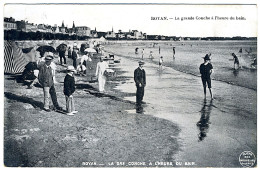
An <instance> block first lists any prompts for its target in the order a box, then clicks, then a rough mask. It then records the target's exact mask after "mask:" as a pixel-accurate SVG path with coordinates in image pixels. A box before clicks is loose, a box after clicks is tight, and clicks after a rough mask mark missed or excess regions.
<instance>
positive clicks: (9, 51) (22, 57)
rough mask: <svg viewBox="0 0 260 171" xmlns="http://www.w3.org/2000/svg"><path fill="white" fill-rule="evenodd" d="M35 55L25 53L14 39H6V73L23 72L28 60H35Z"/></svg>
mask: <svg viewBox="0 0 260 171" xmlns="http://www.w3.org/2000/svg"><path fill="white" fill-rule="evenodd" d="M34 60H35V58H33V55H29V54H24V53H23V51H22V49H21V48H19V47H18V46H17V45H16V43H15V42H13V41H4V73H5V74H18V73H22V72H23V70H24V67H25V66H26V65H27V64H28V62H31V61H34Z"/></svg>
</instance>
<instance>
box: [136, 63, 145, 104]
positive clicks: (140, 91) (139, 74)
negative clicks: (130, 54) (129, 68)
mask: <svg viewBox="0 0 260 171" xmlns="http://www.w3.org/2000/svg"><path fill="white" fill-rule="evenodd" d="M138 63H139V67H138V68H137V69H135V71H134V80H135V85H136V88H137V90H136V104H137V105H138V106H141V103H142V100H143V97H144V87H145V85H146V76H145V70H144V69H143V65H144V62H143V61H139V62H138Z"/></svg>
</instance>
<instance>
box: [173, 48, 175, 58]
mask: <svg viewBox="0 0 260 171" xmlns="http://www.w3.org/2000/svg"><path fill="white" fill-rule="evenodd" d="M172 53H173V58H175V47H172Z"/></svg>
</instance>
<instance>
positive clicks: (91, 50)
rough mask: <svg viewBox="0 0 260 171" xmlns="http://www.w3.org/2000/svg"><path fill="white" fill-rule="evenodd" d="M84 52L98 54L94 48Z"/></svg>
mask: <svg viewBox="0 0 260 171" xmlns="http://www.w3.org/2000/svg"><path fill="white" fill-rule="evenodd" d="M84 52H91V53H97V51H96V50H95V49H93V48H87V49H85V50H84Z"/></svg>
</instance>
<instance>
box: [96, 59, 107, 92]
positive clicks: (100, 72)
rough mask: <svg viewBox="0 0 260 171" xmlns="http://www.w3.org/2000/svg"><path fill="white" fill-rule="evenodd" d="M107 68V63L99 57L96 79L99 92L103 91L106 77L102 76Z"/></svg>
mask: <svg viewBox="0 0 260 171" xmlns="http://www.w3.org/2000/svg"><path fill="white" fill-rule="evenodd" d="M107 68H108V63H107V62H106V61H104V59H103V58H102V57H101V58H100V62H98V63H97V68H96V77H97V78H98V85H99V91H100V92H103V91H104V90H105V84H106V79H107V78H106V76H105V75H104V73H105V70H106V69H107Z"/></svg>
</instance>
